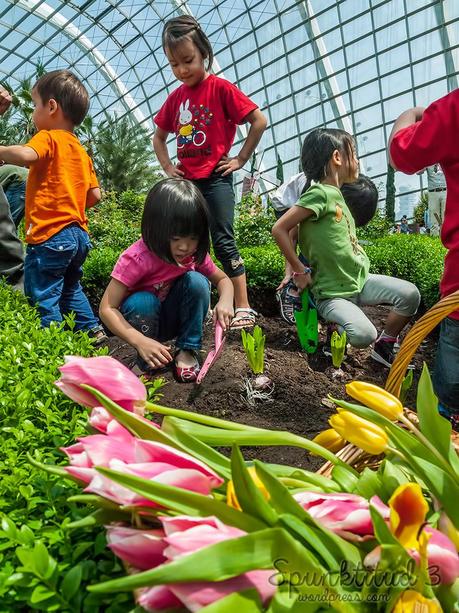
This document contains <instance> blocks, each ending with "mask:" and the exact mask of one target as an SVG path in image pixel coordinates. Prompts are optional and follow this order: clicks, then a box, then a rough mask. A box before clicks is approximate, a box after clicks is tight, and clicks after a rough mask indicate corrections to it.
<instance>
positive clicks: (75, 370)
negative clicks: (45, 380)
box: [56, 356, 147, 415]
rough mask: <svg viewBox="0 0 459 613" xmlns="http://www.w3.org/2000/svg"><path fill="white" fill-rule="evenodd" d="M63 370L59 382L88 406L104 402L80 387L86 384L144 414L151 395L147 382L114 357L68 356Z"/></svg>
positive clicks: (124, 406) (62, 367) (67, 392)
mask: <svg viewBox="0 0 459 613" xmlns="http://www.w3.org/2000/svg"><path fill="white" fill-rule="evenodd" d="M59 370H60V371H61V378H60V379H59V380H58V381H56V385H57V387H58V388H59V389H60V390H62V391H63V392H64V394H66V395H67V396H68V397H69V398H71V399H72V400H74V401H75V402H78V403H79V404H83V405H85V406H88V407H96V406H98V405H99V404H100V403H99V401H98V400H97V399H96V398H95V397H94V396H93V395H92V394H91V393H90V392H88V391H86V390H85V389H83V388H81V387H80V386H81V384H86V385H90V386H91V387H94V388H95V389H97V390H98V391H100V392H102V393H103V394H105V395H106V396H108V397H109V398H111V400H113V402H116V404H119V405H120V406H121V407H123V409H126V410H127V411H132V412H134V413H138V414H139V415H143V413H144V403H145V400H146V399H147V390H146V389H145V386H144V384H143V383H142V382H141V381H140V380H139V379H138V378H137V377H136V376H135V375H134V374H133V373H132V372H131V371H130V370H129V369H128V368H126V366H123V365H122V364H121V363H120V362H118V361H117V360H115V359H114V358H111V357H109V356H98V357H95V358H81V357H77V356H66V358H65V364H64V365H63V366H61V367H60V368H59Z"/></svg>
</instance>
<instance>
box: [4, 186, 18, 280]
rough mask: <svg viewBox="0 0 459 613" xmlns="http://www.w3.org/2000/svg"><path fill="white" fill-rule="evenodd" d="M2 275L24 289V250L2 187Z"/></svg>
mask: <svg viewBox="0 0 459 613" xmlns="http://www.w3.org/2000/svg"><path fill="white" fill-rule="evenodd" d="M0 277H3V278H4V279H6V281H7V282H8V283H10V284H11V285H12V286H13V287H15V288H16V289H18V290H20V291H22V290H23V289H24V250H23V247H22V243H21V241H20V240H19V238H18V235H17V233H16V228H15V227H14V222H13V219H12V217H11V213H10V207H9V203H8V200H7V199H6V197H5V194H4V192H3V189H2V188H1V187H0Z"/></svg>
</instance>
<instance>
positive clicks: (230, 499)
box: [226, 466, 269, 511]
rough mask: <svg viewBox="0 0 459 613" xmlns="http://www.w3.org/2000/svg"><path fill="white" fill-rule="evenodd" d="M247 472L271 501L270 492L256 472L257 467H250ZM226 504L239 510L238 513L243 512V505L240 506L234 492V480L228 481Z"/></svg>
mask: <svg viewBox="0 0 459 613" xmlns="http://www.w3.org/2000/svg"><path fill="white" fill-rule="evenodd" d="M247 470H248V472H249V474H250V476H251V477H252V481H253V482H254V483H255V485H256V486H257V488H258V489H259V490H260V492H261V493H262V494H263V497H264V498H265V499H266V500H269V493H268V490H267V489H266V488H265V486H264V484H263V482H262V481H261V480H260V478H259V477H258V475H257V472H256V470H255V467H254V466H250V467H249V468H247ZM226 504H227V505H228V506H230V507H233V509H237V510H238V511H242V509H241V505H240V504H239V500H238V499H237V496H236V492H235V490H234V484H233V481H232V480H231V481H228V486H227V489H226Z"/></svg>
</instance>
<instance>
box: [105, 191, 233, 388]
mask: <svg viewBox="0 0 459 613" xmlns="http://www.w3.org/2000/svg"><path fill="white" fill-rule="evenodd" d="M208 249H209V224H208V218H207V206H206V202H205V200H204V198H203V196H202V194H201V192H200V191H199V190H198V188H197V187H196V186H195V185H193V183H192V182H191V181H187V180H186V179H164V180H163V181H160V182H159V183H157V184H156V185H155V186H154V187H153V189H152V190H151V191H150V193H149V194H148V196H147V200H146V202H145V208H144V211H143V216H142V238H141V239H140V240H138V241H137V242H136V243H134V244H133V245H131V247H129V248H128V249H127V250H126V251H124V253H122V254H121V256H120V258H119V260H118V262H117V263H116V265H115V268H114V269H113V272H112V279H111V281H110V283H109V285H108V287H107V289H106V290H105V294H104V295H103V297H102V302H101V305H100V316H101V318H102V321H103V322H104V323H105V324H106V326H107V328H109V329H110V330H111V331H112V332H113V333H114V334H116V335H117V336H119V337H120V338H122V339H123V340H125V341H126V342H127V343H129V344H130V345H132V346H133V347H135V348H136V349H137V352H138V354H139V357H140V360H139V362H140V365H141V367H142V368H145V366H146V367H148V368H159V367H162V366H164V365H166V364H168V363H169V362H171V361H172V359H173V358H172V355H171V354H170V346H169V345H164V344H163V341H167V340H171V339H173V338H174V337H177V340H176V343H175V346H176V349H177V353H176V355H175V374H176V376H177V379H178V380H179V381H182V382H191V381H196V378H197V376H198V373H199V363H198V360H197V356H196V352H197V351H199V349H200V348H201V342H202V332H203V323H204V320H205V317H206V314H207V311H208V309H209V302H210V289H209V282H208V280H209V281H210V282H211V283H213V284H214V285H215V286H216V288H217V291H218V295H219V301H218V302H217V304H216V305H215V308H214V321H216V320H218V321H219V322H220V323H221V325H222V326H223V328H224V329H226V328H227V327H228V326H229V324H230V321H231V317H232V316H233V315H234V312H233V286H232V284H231V281H230V280H229V279H228V277H227V276H226V275H225V273H224V272H223V271H221V270H220V269H219V268H217V267H216V266H215V264H214V263H213V262H212V260H211V259H210V256H209V254H208Z"/></svg>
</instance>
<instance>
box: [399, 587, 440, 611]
mask: <svg viewBox="0 0 459 613" xmlns="http://www.w3.org/2000/svg"><path fill="white" fill-rule="evenodd" d="M413 611H419V613H443V609H442V608H441V606H440V605H439V603H438V601H437V600H432V599H430V598H424V596H423V595H422V594H420V593H419V592H415V591H414V590H407V591H406V592H403V593H402V595H401V596H400V598H399V599H398V600H397V602H396V603H395V607H394V608H393V609H392V613H413Z"/></svg>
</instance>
